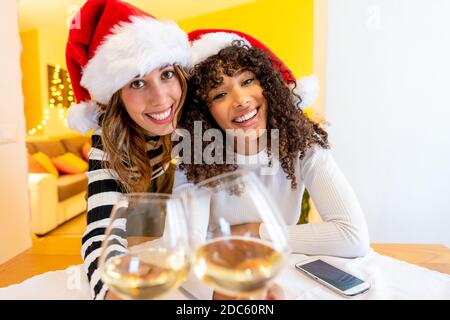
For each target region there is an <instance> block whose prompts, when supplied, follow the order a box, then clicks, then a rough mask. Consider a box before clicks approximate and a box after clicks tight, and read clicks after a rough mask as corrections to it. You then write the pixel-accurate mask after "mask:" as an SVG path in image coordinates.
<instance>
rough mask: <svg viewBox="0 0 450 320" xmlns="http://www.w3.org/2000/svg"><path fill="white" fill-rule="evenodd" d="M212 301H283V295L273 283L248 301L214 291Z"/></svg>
mask: <svg viewBox="0 0 450 320" xmlns="http://www.w3.org/2000/svg"><path fill="white" fill-rule="evenodd" d="M212 299H213V300H283V299H285V294H284V290H283V288H281V287H280V286H279V285H278V284H276V283H274V284H272V285H271V286H270V287H269V289H267V290H266V291H264V292H262V293H260V294H257V296H254V297H252V298H250V299H245V298H242V297H232V296H227V295H224V294H221V293H219V292H217V291H214V293H213V298H212Z"/></svg>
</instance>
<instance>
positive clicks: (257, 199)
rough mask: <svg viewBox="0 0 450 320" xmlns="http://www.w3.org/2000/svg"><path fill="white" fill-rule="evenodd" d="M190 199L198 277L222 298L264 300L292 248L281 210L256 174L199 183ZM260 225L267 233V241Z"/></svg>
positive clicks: (219, 177) (213, 179)
mask: <svg viewBox="0 0 450 320" xmlns="http://www.w3.org/2000/svg"><path fill="white" fill-rule="evenodd" d="M184 199H185V201H186V203H187V206H186V207H187V208H188V210H189V213H188V215H189V216H190V225H191V227H190V230H191V233H190V236H191V243H192V247H193V249H194V252H195V253H194V259H193V261H194V272H195V273H196V275H197V276H198V277H199V278H200V279H202V280H203V281H204V282H205V283H207V284H209V285H210V286H211V287H212V288H214V290H216V291H218V292H220V293H222V294H225V295H228V296H235V297H241V298H260V297H261V293H263V292H265V290H266V289H267V288H268V286H269V285H270V284H271V282H272V280H273V279H274V277H275V276H276V275H277V274H279V272H280V271H281V270H282V268H283V267H284V265H285V262H286V258H287V255H288V254H289V252H290V250H289V247H288V241H287V236H286V234H287V233H286V226H285V223H284V221H283V219H282V217H281V214H280V212H279V209H278V208H277V206H276V205H275V204H274V202H273V201H272V199H271V197H270V195H268V194H267V192H266V190H265V188H264V186H263V185H262V184H261V182H260V181H259V179H258V178H257V177H256V175H255V174H254V173H252V172H248V171H239V170H238V171H235V172H232V173H227V174H224V175H220V176H217V177H214V178H211V179H208V180H205V181H204V182H202V183H199V184H197V185H196V186H195V187H194V188H191V189H190V190H189V191H188V192H187V196H185V198H184ZM260 223H264V225H265V227H266V230H267V231H266V233H265V235H264V237H263V238H261V237H260V235H259V225H260ZM255 226H256V231H255V230H254V229H255Z"/></svg>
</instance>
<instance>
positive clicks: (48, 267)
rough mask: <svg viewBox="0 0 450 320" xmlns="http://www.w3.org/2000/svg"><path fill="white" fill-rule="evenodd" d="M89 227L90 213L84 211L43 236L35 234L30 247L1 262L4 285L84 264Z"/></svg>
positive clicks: (0, 280)
mask: <svg viewBox="0 0 450 320" xmlns="http://www.w3.org/2000/svg"><path fill="white" fill-rule="evenodd" d="M85 228H86V214H81V215H79V216H76V217H75V218H73V219H71V220H69V221H67V222H66V223H64V224H63V225H61V226H59V227H58V228H57V229H55V230H54V231H52V232H50V233H48V234H47V235H45V236H43V237H35V236H33V245H32V247H31V248H30V249H28V250H26V251H25V252H23V253H21V254H20V255H18V256H16V257H14V258H13V259H11V260H9V261H8V262H6V263H4V264H2V265H0V288H1V287H6V286H9V285H11V284H15V283H20V282H22V281H24V280H25V279H28V278H29V277H32V276H35V275H38V274H41V273H44V272H47V271H54V270H61V269H65V268H67V267H69V266H71V265H74V264H80V263H81V262H82V260H81V256H80V251H81V236H82V235H83V232H84V229H85Z"/></svg>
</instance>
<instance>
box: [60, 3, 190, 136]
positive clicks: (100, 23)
mask: <svg viewBox="0 0 450 320" xmlns="http://www.w3.org/2000/svg"><path fill="white" fill-rule="evenodd" d="M66 62H67V69H68V71H69V75H70V78H71V82H72V88H73V91H74V94H75V98H76V100H77V103H78V104H76V105H72V106H71V108H70V109H69V113H68V124H69V127H71V128H72V129H74V130H77V131H80V132H82V133H86V132H87V131H89V130H90V129H92V128H95V127H96V126H97V113H98V106H97V103H96V102H99V103H101V104H107V103H108V102H109V100H110V99H111V97H112V95H113V94H114V93H115V92H117V91H118V90H119V89H120V88H122V87H123V86H124V85H125V84H127V83H128V82H129V81H130V80H131V79H133V78H134V77H136V76H143V75H145V74H147V73H149V72H151V71H152V70H155V69H156V68H160V67H162V66H165V65H169V64H178V65H180V66H182V67H187V66H188V65H189V62H190V51H189V42H188V39H187V35H186V34H185V32H184V31H182V30H181V29H180V28H179V27H178V26H177V24H176V23H174V22H172V21H159V20H157V19H155V18H154V17H153V16H151V15H150V14H148V13H146V12H144V11H142V10H140V9H138V8H136V7H134V6H132V5H130V4H128V3H126V2H122V1H119V0H88V1H87V2H86V3H85V4H84V5H83V7H81V9H80V10H79V12H78V14H77V15H76V16H75V17H74V20H73V21H72V24H71V30H70V31H69V37H68V40H67V46H66Z"/></svg>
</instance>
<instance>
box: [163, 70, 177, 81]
mask: <svg viewBox="0 0 450 320" xmlns="http://www.w3.org/2000/svg"><path fill="white" fill-rule="evenodd" d="M174 75H175V72H174V71H173V70H166V71H164V72H163V73H162V77H163V79H172V78H173V76H174Z"/></svg>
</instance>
